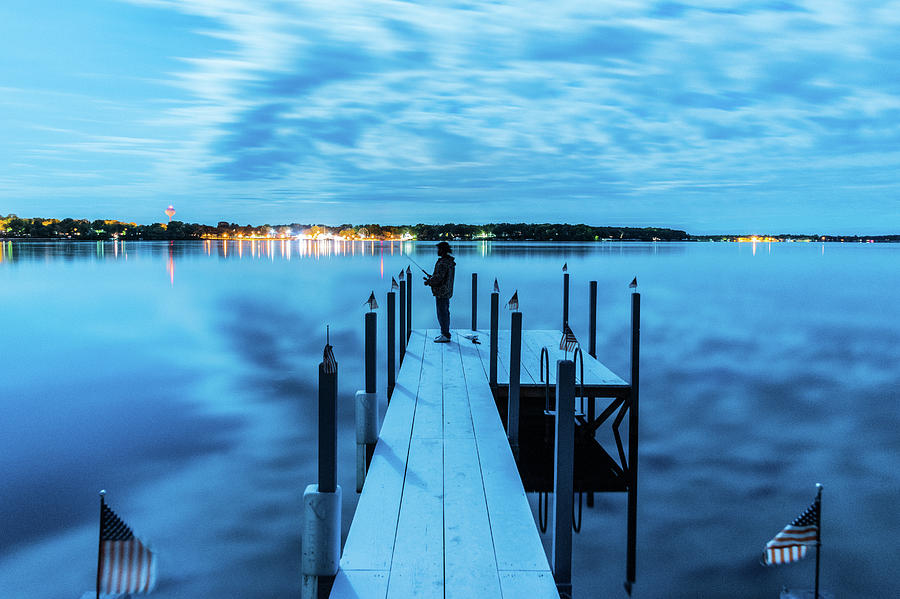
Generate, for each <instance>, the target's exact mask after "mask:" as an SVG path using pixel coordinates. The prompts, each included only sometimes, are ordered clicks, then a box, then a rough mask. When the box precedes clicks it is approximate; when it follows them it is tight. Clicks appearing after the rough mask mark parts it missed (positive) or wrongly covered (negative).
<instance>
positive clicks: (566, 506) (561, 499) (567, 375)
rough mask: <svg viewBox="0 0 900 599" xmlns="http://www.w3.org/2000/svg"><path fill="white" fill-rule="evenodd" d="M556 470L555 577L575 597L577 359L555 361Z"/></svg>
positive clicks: (561, 589) (562, 590)
mask: <svg viewBox="0 0 900 599" xmlns="http://www.w3.org/2000/svg"><path fill="white" fill-rule="evenodd" d="M554 458H555V459H554V464H555V470H554V473H553V497H554V502H553V503H554V505H553V512H554V513H553V578H554V579H555V580H556V588H557V590H558V591H559V593H560V596H562V597H571V596H572V511H573V509H574V507H575V506H574V498H575V480H574V467H575V362H573V361H572V360H557V362H556V446H555V449H554Z"/></svg>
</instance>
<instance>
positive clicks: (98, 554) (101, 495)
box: [97, 491, 106, 599]
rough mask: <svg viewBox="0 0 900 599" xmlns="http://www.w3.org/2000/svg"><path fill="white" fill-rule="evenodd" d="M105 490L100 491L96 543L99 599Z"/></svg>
mask: <svg viewBox="0 0 900 599" xmlns="http://www.w3.org/2000/svg"><path fill="white" fill-rule="evenodd" d="M104 495H106V491H100V536H99V542H98V545H97V599H100V573H101V569H102V568H103V506H104V504H105V501H104V500H103V496H104Z"/></svg>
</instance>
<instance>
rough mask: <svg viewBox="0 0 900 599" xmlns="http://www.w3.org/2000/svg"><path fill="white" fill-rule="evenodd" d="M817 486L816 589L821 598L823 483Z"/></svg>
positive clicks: (817, 597) (816, 593) (817, 595)
mask: <svg viewBox="0 0 900 599" xmlns="http://www.w3.org/2000/svg"><path fill="white" fill-rule="evenodd" d="M816 487H817V488H818V493H816V508H817V509H816V514H817V516H816V520H818V522H817V524H818V526H817V527H816V589H815V598H816V599H819V553H821V548H822V485H820V484H819V483H816Z"/></svg>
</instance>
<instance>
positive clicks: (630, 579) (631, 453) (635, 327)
mask: <svg viewBox="0 0 900 599" xmlns="http://www.w3.org/2000/svg"><path fill="white" fill-rule="evenodd" d="M640 357H641V294H640V293H637V292H634V293H632V294H631V394H630V395H631V396H630V398H629V403H630V405H629V407H628V545H627V556H626V559H627V566H626V576H625V589H626V590H627V591H628V594H629V595H630V594H631V586H632V585H633V584H634V579H635V554H636V549H637V545H636V544H637V482H638V481H637V473H638V382H639V374H640Z"/></svg>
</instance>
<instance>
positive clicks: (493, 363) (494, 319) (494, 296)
mask: <svg viewBox="0 0 900 599" xmlns="http://www.w3.org/2000/svg"><path fill="white" fill-rule="evenodd" d="M499 320H500V292H499V291H492V292H491V350H490V351H491V359H490V376H489V378H488V381H489V382H490V384H491V389H496V388H497V349H498V342H497V330H498V328H499V324H500V323H499Z"/></svg>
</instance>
